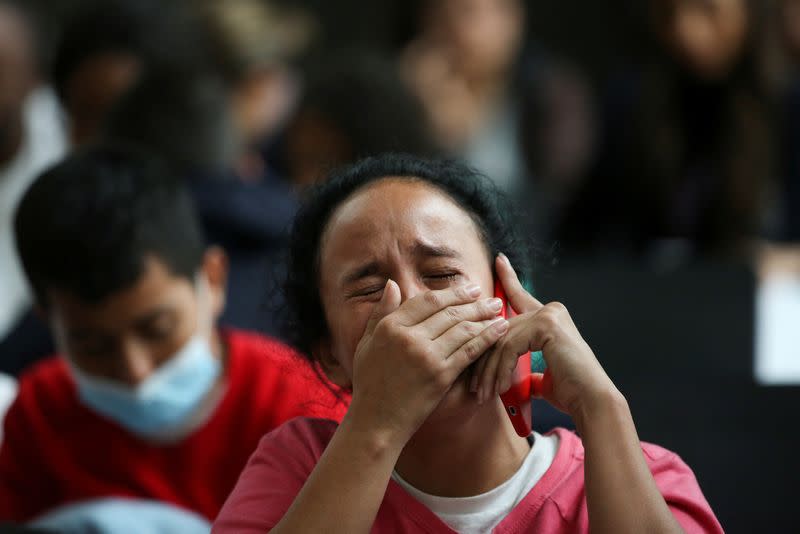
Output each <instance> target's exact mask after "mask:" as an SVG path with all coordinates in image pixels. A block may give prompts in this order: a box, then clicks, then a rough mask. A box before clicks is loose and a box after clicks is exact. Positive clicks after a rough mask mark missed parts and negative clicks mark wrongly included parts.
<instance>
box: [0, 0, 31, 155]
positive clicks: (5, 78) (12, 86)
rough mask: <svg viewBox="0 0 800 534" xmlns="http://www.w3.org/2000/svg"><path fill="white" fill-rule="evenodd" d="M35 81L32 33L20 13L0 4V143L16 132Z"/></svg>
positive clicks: (19, 126) (18, 131)
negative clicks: (26, 99)
mask: <svg viewBox="0 0 800 534" xmlns="http://www.w3.org/2000/svg"><path fill="white" fill-rule="evenodd" d="M35 83H36V60H35V51H34V46H33V37H32V36H31V35H30V32H29V31H28V29H27V28H26V25H25V21H24V19H23V17H22V15H21V14H20V13H17V12H16V10H15V9H14V8H12V7H10V6H7V5H3V4H0V147H5V146H6V145H7V144H8V143H10V142H12V141H13V140H14V139H13V138H14V137H19V136H20V134H21V127H22V109H23V106H24V103H25V98H26V97H27V95H28V93H29V92H30V90H31V89H32V88H33V87H34V85H35ZM13 148H16V147H13Z"/></svg>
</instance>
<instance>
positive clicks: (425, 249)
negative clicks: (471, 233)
mask: <svg viewBox="0 0 800 534" xmlns="http://www.w3.org/2000/svg"><path fill="white" fill-rule="evenodd" d="M411 254H412V255H413V256H418V257H433V258H460V257H461V255H460V254H459V253H458V251H456V250H455V249H452V248H450V247H447V246H444V245H440V246H436V245H429V244H427V243H422V242H420V241H417V242H416V243H414V246H413V247H412V248H411ZM378 273H380V265H379V264H378V262H377V261H371V262H369V263H367V264H366V265H362V266H360V267H357V268H355V269H354V270H353V271H351V272H349V273H348V274H347V275H346V276H345V277H344V283H345V285H347V284H352V283H353V282H357V281H358V280H361V279H362V278H366V277H368V276H374V275H376V274H378Z"/></svg>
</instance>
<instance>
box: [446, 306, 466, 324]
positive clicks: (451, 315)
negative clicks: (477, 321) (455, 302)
mask: <svg viewBox="0 0 800 534" xmlns="http://www.w3.org/2000/svg"><path fill="white" fill-rule="evenodd" d="M444 312H445V314H446V315H447V318H448V319H449V320H450V321H451V322H453V323H459V322H461V320H462V318H461V310H459V309H458V308H456V307H453V306H450V307H449V308H445V310H444Z"/></svg>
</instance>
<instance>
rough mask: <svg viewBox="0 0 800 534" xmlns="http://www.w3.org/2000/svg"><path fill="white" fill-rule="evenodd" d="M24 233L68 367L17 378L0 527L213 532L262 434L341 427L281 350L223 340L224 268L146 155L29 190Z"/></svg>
mask: <svg viewBox="0 0 800 534" xmlns="http://www.w3.org/2000/svg"><path fill="white" fill-rule="evenodd" d="M15 230H16V236H17V240H18V245H19V251H20V256H21V258H22V263H23V265H24V268H25V272H26V274H27V276H28V279H29V281H30V283H31V286H32V287H33V288H34V292H35V294H36V300H37V303H38V306H39V307H40V309H41V312H42V314H43V315H44V316H45V317H47V319H48V321H49V323H50V326H51V327H52V329H53V332H54V336H55V339H56V344H57V347H58V349H59V353H60V355H58V356H56V357H54V358H51V359H47V360H44V361H42V362H39V363H38V364H36V366H34V367H32V368H31V369H30V370H28V371H27V372H26V373H25V374H24V375H23V376H22V377H21V379H20V384H19V394H18V396H17V398H16V401H15V402H14V404H13V405H12V407H11V408H10V410H9V412H8V414H7V416H6V420H5V425H4V438H3V442H2V446H1V447H0V520H13V521H28V520H32V519H35V518H38V520H39V522H38V524H40V525H55V526H57V527H58V529H59V531H60V532H61V531H63V530H62V528H66V527H67V526H70V527H74V528H75V529H76V531H78V532H87V531H92V532H97V531H100V532H118V531H119V528H121V527H122V526H125V525H131V524H134V525H137V528H141V529H142V530H146V531H158V532H203V531H205V532H207V531H208V521H209V520H211V519H213V518H214V517H215V516H216V514H217V512H218V511H219V509H220V507H221V505H222V503H223V501H224V499H225V498H226V496H227V495H228V493H229V492H230V490H231V489H232V488H233V485H234V483H235V482H236V479H237V478H238V476H239V473H240V471H241V470H242V468H243V467H244V465H245V463H246V461H247V458H248V457H249V456H250V454H251V453H252V451H253V450H254V449H255V447H256V444H257V443H258V440H259V439H260V438H261V436H262V435H263V434H264V433H265V432H268V431H269V430H271V429H272V428H274V427H276V426H278V425H279V424H281V423H282V422H283V421H285V420H287V419H290V418H292V417H295V416H298V415H303V414H306V415H312V416H318V417H323V418H331V419H339V418H341V416H342V415H343V414H344V412H345V410H346V402H347V401H346V398H345V396H343V395H339V394H338V393H337V392H336V390H335V389H333V388H332V387H331V386H330V385H327V384H326V383H324V382H322V381H320V378H319V374H318V373H317V372H315V370H314V369H312V368H311V367H309V366H308V364H306V363H305V362H304V361H303V360H302V359H301V358H299V357H297V356H296V355H295V353H294V352H293V351H292V350H291V349H289V348H288V347H287V346H284V345H282V344H280V343H279V342H277V341H274V340H271V339H269V338H265V337H261V336H259V335H256V334H250V333H245V332H243V331H238V330H228V329H219V328H217V326H216V322H217V319H218V317H219V316H220V314H221V313H222V310H223V308H224V307H225V283H226V278H227V261H226V258H225V255H224V253H223V252H222V251H221V250H220V249H219V248H216V247H206V246H205V245H204V241H203V237H202V232H201V229H200V224H199V221H198V219H197V217H196V215H195V212H194V208H193V206H192V202H191V196H190V195H189V193H188V191H186V189H185V187H184V186H183V184H182V182H181V181H180V180H178V179H177V178H176V177H175V176H174V175H173V174H172V173H171V172H170V171H169V170H168V167H166V166H162V165H160V164H159V163H158V162H157V161H156V160H154V159H152V158H151V157H149V156H147V155H145V154H144V153H142V152H139V151H138V150H135V149H131V148H125V147H123V146H119V145H108V144H106V145H98V146H96V147H93V148H86V149H82V150H79V151H77V152H76V153H75V154H74V155H72V156H70V157H69V158H68V159H67V160H65V161H64V162H62V163H61V164H59V165H58V166H56V167H54V168H53V169H51V170H49V171H47V172H46V173H45V174H44V175H43V176H42V177H40V178H39V179H38V180H37V182H36V183H35V185H34V186H33V187H32V188H31V189H30V190H29V191H28V193H27V194H26V195H25V197H24V199H23V200H22V203H21V205H20V209H19V211H18V214H17V216H16V221H15ZM101 526H102V527H103V528H102V529H100V527H101ZM95 528H97V529H100V530H95ZM87 529H88V530H87ZM203 529H204V530H203ZM67 531H69V532H72V530H67Z"/></svg>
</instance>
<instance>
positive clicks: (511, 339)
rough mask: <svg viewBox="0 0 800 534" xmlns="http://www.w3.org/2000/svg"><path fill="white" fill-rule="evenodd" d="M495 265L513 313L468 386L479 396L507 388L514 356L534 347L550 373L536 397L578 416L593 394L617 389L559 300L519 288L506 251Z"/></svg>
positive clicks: (481, 397) (486, 398) (480, 399)
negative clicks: (543, 299)
mask: <svg viewBox="0 0 800 534" xmlns="http://www.w3.org/2000/svg"><path fill="white" fill-rule="evenodd" d="M495 269H496V272H497V276H498V278H499V279H500V282H501V283H502V284H503V287H504V289H505V291H506V295H507V297H508V303H509V304H510V306H511V308H512V309H513V310H514V311H515V312H516V313H517V316H516V317H513V318H510V319H509V329H508V332H507V333H506V335H505V336H504V337H503V338H502V339H500V340H499V341H498V342H497V343H496V344H495V347H494V349H493V350H492V351H491V352H489V353H487V354H486V355H484V356H483V357H482V358H481V360H479V361H478V363H477V364H476V367H475V369H474V375H473V376H474V377H476V378H477V382H473V385H477V393H478V396H479V401H480V402H484V401H486V400H488V399H489V398H491V396H493V395H498V394H502V393H505V392H506V391H508V389H509V388H510V387H511V380H512V375H513V372H514V368H515V367H516V365H517V359H518V358H519V357H520V355H522V354H525V353H526V352H528V351H538V350H541V351H542V355H543V356H544V359H545V361H546V362H547V368H548V373H549V374H550V376H549V377H548V378H547V380H544V384H543V388H542V391H541V396H542V397H543V398H544V399H545V400H547V401H548V402H550V403H551V404H553V405H554V406H555V407H556V408H558V409H560V410H562V411H565V412H567V413H568V414H569V415H570V416H572V417H576V416H578V415H579V413H580V412H581V411H582V409H583V408H584V407H586V406H588V405H589V403H590V402H591V401H592V399H594V398H598V397H597V396H599V395H606V394H608V393H614V392H616V388H615V386H614V384H613V383H612V382H611V379H610V378H609V377H608V375H606V373H605V371H604V370H603V368H602V367H601V365H600V362H598V361H597V358H596V357H595V355H594V353H593V352H592V349H591V348H589V345H587V344H586V342H585V341H584V340H583V338H582V337H581V335H580V333H579V332H578V329H577V328H576V327H575V323H573V322H572V318H571V317H570V315H569V312H568V311H567V309H566V308H565V307H564V305H563V304H561V303H558V302H551V303H549V304H546V305H543V304H542V303H541V302H539V301H538V300H536V299H535V298H534V297H533V296H532V295H531V294H530V293H528V292H527V291H526V290H525V288H524V287H522V284H521V283H520V281H519V279H518V278H517V274H516V272H515V271H514V269H513V267H512V266H511V263H510V262H509V261H508V258H507V257H506V256H505V255H503V254H500V255H499V256H498V257H497V258H496V259H495Z"/></svg>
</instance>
